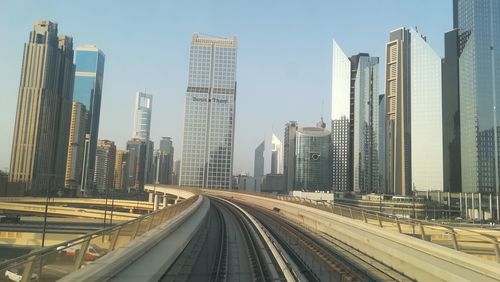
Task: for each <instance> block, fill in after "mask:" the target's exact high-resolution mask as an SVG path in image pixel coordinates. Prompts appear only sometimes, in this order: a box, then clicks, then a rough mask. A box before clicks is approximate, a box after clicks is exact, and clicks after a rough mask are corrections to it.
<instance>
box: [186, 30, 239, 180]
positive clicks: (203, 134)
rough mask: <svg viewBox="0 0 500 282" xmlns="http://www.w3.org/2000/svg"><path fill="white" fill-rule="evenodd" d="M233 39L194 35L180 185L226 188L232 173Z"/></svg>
mask: <svg viewBox="0 0 500 282" xmlns="http://www.w3.org/2000/svg"><path fill="white" fill-rule="evenodd" d="M236 51H237V39H236V37H232V38H230V39H225V38H214V37H206V36H200V35H199V34H198V33H194V34H193V38H192V41H191V51H190V58H189V77H188V86H187V90H186V104H185V107H186V108H185V116H184V139H183V150H182V162H181V175H180V182H179V184H180V185H181V186H195V187H206V188H222V189H229V188H230V187H231V176H232V172H233V150H234V117H235V102H236Z"/></svg>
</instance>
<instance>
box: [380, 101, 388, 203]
mask: <svg viewBox="0 0 500 282" xmlns="http://www.w3.org/2000/svg"><path fill="white" fill-rule="evenodd" d="M378 98H379V99H378V121H379V122H378V145H379V146H378V148H379V151H378V169H379V173H378V180H379V181H378V183H379V184H378V185H379V186H378V188H379V191H378V193H379V194H385V193H387V190H386V187H387V181H386V178H385V113H386V112H385V94H382V95H380V96H378Z"/></svg>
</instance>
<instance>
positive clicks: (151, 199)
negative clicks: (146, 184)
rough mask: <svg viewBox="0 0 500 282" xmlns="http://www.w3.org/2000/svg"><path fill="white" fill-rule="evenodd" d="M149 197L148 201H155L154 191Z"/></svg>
mask: <svg viewBox="0 0 500 282" xmlns="http://www.w3.org/2000/svg"><path fill="white" fill-rule="evenodd" d="M148 195H149V199H148V202H150V203H152V202H153V193H149V194H148Z"/></svg>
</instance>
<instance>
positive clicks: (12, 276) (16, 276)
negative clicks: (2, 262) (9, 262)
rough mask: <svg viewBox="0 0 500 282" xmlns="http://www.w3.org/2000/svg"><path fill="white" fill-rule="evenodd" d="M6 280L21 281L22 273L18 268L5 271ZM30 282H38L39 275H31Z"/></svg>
mask: <svg viewBox="0 0 500 282" xmlns="http://www.w3.org/2000/svg"><path fill="white" fill-rule="evenodd" d="M5 278H7V280H9V281H16V282H18V281H21V280H22V279H23V275H22V271H21V270H19V269H16V268H12V269H8V270H6V271H5ZM30 281H38V274H36V273H33V274H31V279H30Z"/></svg>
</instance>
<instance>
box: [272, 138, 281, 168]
mask: <svg viewBox="0 0 500 282" xmlns="http://www.w3.org/2000/svg"><path fill="white" fill-rule="evenodd" d="M282 173H283V144H282V143H281V140H280V139H279V138H278V137H277V136H276V135H274V133H273V136H272V138H271V174H282Z"/></svg>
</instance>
